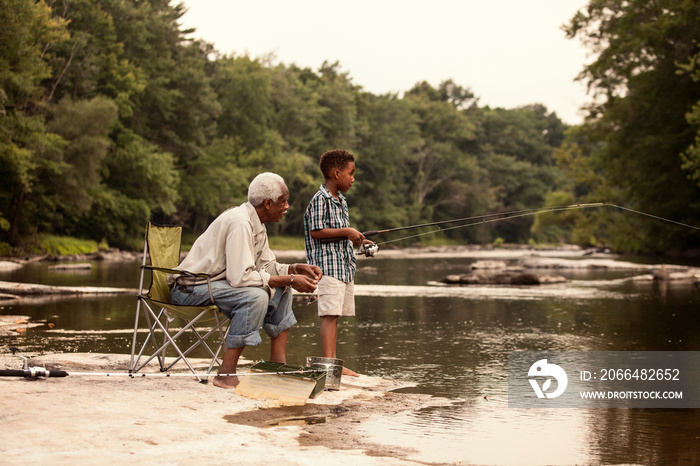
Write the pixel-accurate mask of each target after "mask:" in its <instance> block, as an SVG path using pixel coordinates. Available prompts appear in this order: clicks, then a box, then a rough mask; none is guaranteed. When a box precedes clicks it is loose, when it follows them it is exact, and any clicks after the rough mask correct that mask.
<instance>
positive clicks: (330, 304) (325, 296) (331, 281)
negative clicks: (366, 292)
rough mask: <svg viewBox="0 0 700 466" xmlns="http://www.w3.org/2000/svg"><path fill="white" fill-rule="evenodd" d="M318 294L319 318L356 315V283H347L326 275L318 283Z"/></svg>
mask: <svg viewBox="0 0 700 466" xmlns="http://www.w3.org/2000/svg"><path fill="white" fill-rule="evenodd" d="M316 293H317V294H318V315H319V317H323V316H354V315H355V296H354V294H355V284H354V282H350V283H345V282H343V281H340V280H338V279H337V278H333V277H329V276H328V275H324V276H323V277H321V280H320V281H319V282H318V288H317V289H316Z"/></svg>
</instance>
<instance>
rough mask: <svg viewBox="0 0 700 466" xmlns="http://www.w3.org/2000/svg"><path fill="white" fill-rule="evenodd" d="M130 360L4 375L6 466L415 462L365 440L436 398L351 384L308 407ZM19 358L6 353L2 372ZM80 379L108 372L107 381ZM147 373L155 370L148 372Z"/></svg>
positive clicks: (386, 383)
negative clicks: (59, 373) (386, 422)
mask: <svg viewBox="0 0 700 466" xmlns="http://www.w3.org/2000/svg"><path fill="white" fill-rule="evenodd" d="M128 360H129V357H128V355H107V354H85V353H74V354H54V355H45V356H40V357H35V358H32V359H30V363H29V365H30V366H41V367H46V368H47V369H52V370H65V371H68V373H69V374H70V373H71V372H73V375H69V376H68V377H65V378H47V379H24V378H17V377H0V391H1V392H2V397H0V420H1V422H2V426H3V427H2V442H1V443H0V453H1V454H2V458H3V463H6V464H38V463H48V462H50V463H52V464H71V465H82V464H103V463H107V462H113V463H126V462H135V463H138V464H163V462H168V463H173V462H174V463H175V464H201V463H213V464H221V463H237V464H258V463H261V462H263V461H264V462H266V463H270V462H272V463H276V462H278V461H280V462H284V463H286V464H326V465H327V464H333V465H344V464H348V465H349V464H358V463H362V464H377V465H380V464H381V465H387V464H409V463H410V464H415V462H413V461H410V460H407V459H406V458H407V457H408V455H410V453H411V451H410V450H406V449H405V448H401V447H395V446H392V445H387V444H383V443H382V442H381V439H378V438H371V437H369V436H367V435H365V434H363V433H362V431H361V430H360V427H361V426H362V424H363V423H364V422H366V421H368V420H370V419H372V418H373V417H374V416H381V415H390V414H395V413H399V412H406V411H413V410H417V409H420V408H421V407H425V406H430V405H435V404H438V403H439V400H436V399H434V398H431V397H429V396H425V395H415V394H404V393H393V392H391V391H390V390H393V389H396V388H400V387H402V386H405V385H402V383H401V382H398V381H395V380H387V379H381V378H376V377H367V376H361V377H358V378H356V377H344V378H343V379H342V384H341V389H340V390H338V391H324V392H322V393H320V394H319V395H318V396H317V397H316V398H315V399H310V400H309V401H308V402H307V403H306V404H305V405H304V406H281V405H280V403H279V402H278V401H277V400H271V399H260V400H254V399H250V398H247V397H243V396H241V395H238V394H236V393H235V392H234V391H233V390H223V389H220V388H216V387H214V385H213V384H212V383H211V379H210V382H209V383H207V384H202V383H198V382H197V381H196V380H195V379H194V377H191V378H190V377H169V378H168V377H155V376H154V377H148V376H147V377H135V378H131V377H128V376H122V375H117V374H124V373H126V368H127V367H128ZM21 367H22V361H21V360H20V359H18V358H16V357H12V356H11V355H10V354H9V353H3V354H2V355H0V368H2V369H21ZM79 372H111V373H112V374H113V375H110V376H104V375H103V376H95V375H80V374H78V373H79ZM146 372H155V370H154V371H151V370H147V371H146Z"/></svg>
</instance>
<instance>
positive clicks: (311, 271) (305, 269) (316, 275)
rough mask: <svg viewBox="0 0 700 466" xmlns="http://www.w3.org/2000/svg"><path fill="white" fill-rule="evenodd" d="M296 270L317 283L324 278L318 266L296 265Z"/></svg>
mask: <svg viewBox="0 0 700 466" xmlns="http://www.w3.org/2000/svg"><path fill="white" fill-rule="evenodd" d="M294 270H295V271H296V272H297V273H298V274H301V275H306V276H307V277H309V278H313V279H314V280H316V283H318V281H319V280H320V279H321V277H323V272H322V271H321V268H320V267H319V266H317V265H309V264H294Z"/></svg>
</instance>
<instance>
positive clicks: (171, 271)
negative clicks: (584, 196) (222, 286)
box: [141, 265, 211, 278]
mask: <svg viewBox="0 0 700 466" xmlns="http://www.w3.org/2000/svg"><path fill="white" fill-rule="evenodd" d="M141 268H143V269H147V270H156V271H158V272H165V273H169V274H172V275H185V276H187V277H191V278H211V275H210V274H208V273H192V272H188V271H187V270H175V269H169V268H167V267H154V266H152V265H142V266H141Z"/></svg>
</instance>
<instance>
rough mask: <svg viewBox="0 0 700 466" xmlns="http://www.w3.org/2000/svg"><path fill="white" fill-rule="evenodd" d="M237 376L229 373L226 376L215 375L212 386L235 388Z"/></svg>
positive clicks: (237, 381)
mask: <svg viewBox="0 0 700 466" xmlns="http://www.w3.org/2000/svg"><path fill="white" fill-rule="evenodd" d="M239 382H240V381H239V380H238V377H236V376H235V375H229V376H226V377H222V376H220V375H217V376H216V377H214V382H213V383H214V386H215V387H219V388H236V386H237V385H238V384H239Z"/></svg>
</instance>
